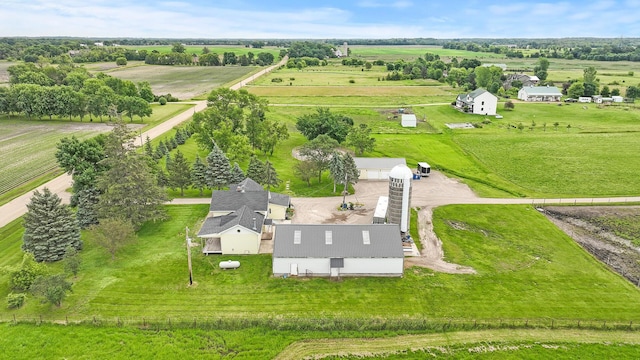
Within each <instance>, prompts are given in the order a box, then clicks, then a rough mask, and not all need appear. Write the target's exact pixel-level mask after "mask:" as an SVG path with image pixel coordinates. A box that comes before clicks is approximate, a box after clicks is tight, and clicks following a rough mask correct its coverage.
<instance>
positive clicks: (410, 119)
mask: <svg viewBox="0 0 640 360" xmlns="http://www.w3.org/2000/svg"><path fill="white" fill-rule="evenodd" d="M417 125H418V119H416V115H415V114H402V127H416V126H417Z"/></svg>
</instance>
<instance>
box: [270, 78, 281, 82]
mask: <svg viewBox="0 0 640 360" xmlns="http://www.w3.org/2000/svg"><path fill="white" fill-rule="evenodd" d="M271 82H274V83H281V82H282V78H273V79H271Z"/></svg>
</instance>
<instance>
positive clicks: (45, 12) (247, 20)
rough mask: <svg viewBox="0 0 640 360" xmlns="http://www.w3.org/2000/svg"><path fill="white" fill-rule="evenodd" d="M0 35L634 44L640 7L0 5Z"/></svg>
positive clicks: (105, 0) (254, 1)
mask: <svg viewBox="0 0 640 360" xmlns="http://www.w3.org/2000/svg"><path fill="white" fill-rule="evenodd" d="M0 8H1V9H2V11H0V37H4V36H77V37H105V38H106V37H155V38H257V39H269V38H288V39H304V38H313V39H327V38H394V37H406V38H413V37H432V38H439V39H451V38H469V37H480V38H549V37H552V38H557V37H640V0H601V1H584V0H583V1H574V0H571V1H561V2H536V1H519V0H515V1H497V0H485V1H466V2H465V1H434V2H432V1H415V0H414V1H412V0H396V1H393V0H392V1H383V0H360V1H358V0H356V1H334V0H322V1H321V0H317V1H300V0H299V1H281V0H276V1H271V0H262V1H258V0H235V1H231V0H217V1H216V0H213V1H197V0H188V1H161V0H160V1H148V0H138V1H130V0H129V1H123V0H29V1H24V0H0Z"/></svg>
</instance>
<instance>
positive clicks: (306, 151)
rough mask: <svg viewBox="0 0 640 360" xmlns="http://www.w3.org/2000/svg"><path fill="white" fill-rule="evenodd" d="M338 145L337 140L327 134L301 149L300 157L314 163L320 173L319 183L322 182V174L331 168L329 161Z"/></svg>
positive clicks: (319, 136)
mask: <svg viewBox="0 0 640 360" xmlns="http://www.w3.org/2000/svg"><path fill="white" fill-rule="evenodd" d="M338 145H339V144H338V142H337V141H336V140H334V139H332V138H331V137H329V136H328V135H326V134H321V135H318V136H317V137H316V138H314V139H313V140H311V141H309V142H307V143H305V144H304V145H302V147H301V148H300V155H301V156H303V157H304V158H305V160H307V161H310V162H311V163H313V165H314V168H315V170H316V171H317V172H318V183H320V182H322V172H323V171H325V170H326V169H327V168H328V167H329V161H330V160H331V157H332V156H333V152H334V151H335V150H336V148H337V147H338Z"/></svg>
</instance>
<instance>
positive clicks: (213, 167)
mask: <svg viewBox="0 0 640 360" xmlns="http://www.w3.org/2000/svg"><path fill="white" fill-rule="evenodd" d="M230 175H231V166H230V165H229V159H228V158H227V156H226V155H225V154H224V153H223V152H222V150H220V148H219V147H218V145H216V144H215V143H214V144H213V150H211V152H210V153H209V155H207V171H206V179H207V185H208V186H209V187H210V188H212V189H213V188H218V190H220V189H221V188H222V187H223V186H227V185H229V177H230Z"/></svg>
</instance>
